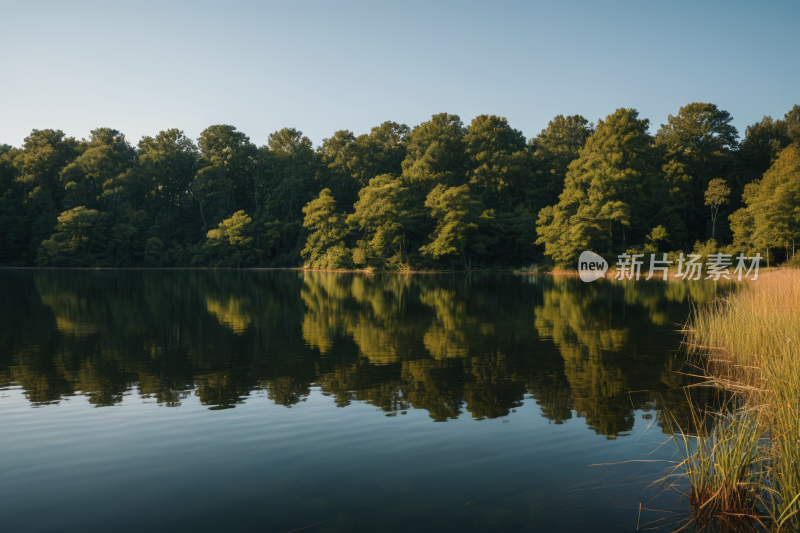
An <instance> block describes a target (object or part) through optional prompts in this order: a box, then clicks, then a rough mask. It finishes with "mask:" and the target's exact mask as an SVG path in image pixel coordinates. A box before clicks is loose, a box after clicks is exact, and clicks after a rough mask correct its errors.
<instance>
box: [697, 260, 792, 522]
mask: <svg viewBox="0 0 800 533" xmlns="http://www.w3.org/2000/svg"><path fill="white" fill-rule="evenodd" d="M687 341H688V344H689V346H690V349H691V351H692V352H693V353H694V354H696V355H699V356H701V359H700V360H699V362H700V364H701V365H702V366H703V368H705V370H706V372H707V374H708V376H709V377H710V380H711V382H712V383H713V384H715V385H718V386H719V387H722V388H724V389H727V390H730V391H732V392H735V393H737V395H739V396H741V397H743V398H744V400H745V402H746V404H747V406H748V408H749V409H750V410H751V411H752V412H755V413H758V416H757V419H758V423H759V425H760V427H761V428H763V430H764V432H765V433H767V432H768V434H769V437H770V439H769V441H770V443H771V444H770V446H771V449H770V450H769V452H770V453H769V457H770V460H769V461H767V462H764V463H762V464H763V465H765V466H764V468H765V469H768V471H767V472H765V473H766V474H767V476H765V479H769V480H770V482H769V483H768V484H767V487H768V488H769V489H772V490H774V491H775V492H774V493H773V492H771V491H769V490H767V491H766V492H765V493H763V494H757V495H756V496H757V497H759V498H762V499H770V496H769V495H770V494H772V495H773V496H775V500H774V501H773V500H771V499H770V501H769V503H767V502H765V504H766V507H767V508H768V509H770V510H771V512H772V514H773V516H774V517H778V516H782V520H785V522H784V528H785V527H787V526H789V527H790V528H798V527H800V500H799V499H798V498H797V497H798V495H800V411H798V403H800V272H799V271H797V270H790V269H782V270H777V271H773V272H766V273H764V274H762V275H761V276H760V277H759V279H758V280H757V281H755V282H748V283H747V288H746V289H745V290H742V291H737V292H735V293H733V294H731V295H730V296H729V297H727V298H725V299H721V300H718V301H716V302H715V303H714V304H712V305H710V306H707V307H703V308H699V309H697V311H696V313H695V314H694V317H693V320H692V322H691V324H690V327H689V328H688V332H687ZM701 437H702V435H701ZM702 440H703V439H702V438H701V439H700V441H702ZM754 468H755V467H754ZM743 474H744V475H748V474H749V472H744V473H743ZM767 487H765V488H767ZM764 494H766V495H767V496H764ZM792 513H795V514H792ZM777 522H779V521H776V524H777Z"/></svg>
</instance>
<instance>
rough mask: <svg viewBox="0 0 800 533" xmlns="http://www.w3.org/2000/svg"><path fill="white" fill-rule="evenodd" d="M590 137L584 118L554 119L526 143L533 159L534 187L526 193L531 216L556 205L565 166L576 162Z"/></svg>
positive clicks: (565, 175) (567, 117)
mask: <svg viewBox="0 0 800 533" xmlns="http://www.w3.org/2000/svg"><path fill="white" fill-rule="evenodd" d="M593 133H594V124H593V123H590V122H589V121H588V120H586V119H585V118H584V117H582V116H580V115H572V116H566V117H565V116H564V115H558V116H556V117H555V118H554V119H553V120H551V121H550V122H548V123H547V127H546V128H545V129H543V130H542V131H541V132H540V133H539V135H537V136H536V137H534V138H533V139H531V140H530V142H529V143H528V151H529V152H531V154H532V156H533V158H534V164H533V171H534V173H535V185H534V189H533V190H532V191H530V192H528V202H529V203H530V204H531V207H532V210H533V211H534V212H536V213H538V212H539V211H540V210H541V209H542V208H544V207H546V206H548V205H555V204H557V203H558V197H559V196H560V195H561V192H562V191H563V190H564V180H565V179H566V177H567V171H568V170H569V164H570V163H572V162H573V161H574V160H576V159H577V158H578V156H579V155H580V151H581V148H583V147H584V145H585V144H586V141H587V140H588V139H589V137H591V136H592V134H593Z"/></svg>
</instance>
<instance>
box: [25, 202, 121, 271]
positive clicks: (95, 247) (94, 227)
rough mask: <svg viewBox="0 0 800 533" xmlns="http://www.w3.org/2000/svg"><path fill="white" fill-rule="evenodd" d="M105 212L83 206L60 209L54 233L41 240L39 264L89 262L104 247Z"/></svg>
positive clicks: (81, 263) (53, 264)
mask: <svg viewBox="0 0 800 533" xmlns="http://www.w3.org/2000/svg"><path fill="white" fill-rule="evenodd" d="M104 219H105V215H104V214H103V213H100V212H98V211H97V210H95V209H86V208H85V207H83V206H80V207H75V208H73V209H70V210H69V211H65V212H63V213H61V215H60V216H59V217H58V223H57V224H56V227H55V233H54V234H53V235H52V236H51V237H50V238H49V239H47V240H45V241H42V243H41V246H40V247H39V254H38V256H37V258H36V263H37V265H39V266H90V265H92V263H93V261H94V260H95V259H96V257H95V256H96V255H97V254H98V253H99V252H100V251H101V250H103V249H104V248H105V242H104V241H105V220H104Z"/></svg>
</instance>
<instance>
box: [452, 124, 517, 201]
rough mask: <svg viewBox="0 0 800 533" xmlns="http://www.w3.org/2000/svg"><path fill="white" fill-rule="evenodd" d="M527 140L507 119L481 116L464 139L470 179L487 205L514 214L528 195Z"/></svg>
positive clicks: (471, 185) (467, 175) (473, 187)
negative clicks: (519, 203) (511, 211)
mask: <svg viewBox="0 0 800 533" xmlns="http://www.w3.org/2000/svg"><path fill="white" fill-rule="evenodd" d="M525 146H526V144H525V136H524V135H522V132H521V131H519V130H515V129H514V128H512V127H511V126H510V125H509V124H508V120H506V119H505V118H501V117H497V116H495V115H480V116H478V117H476V118H474V119H473V120H472V123H471V124H470V125H469V127H468V128H467V132H466V135H465V136H464V150H465V155H466V158H467V163H466V165H467V172H466V178H467V181H468V183H469V185H470V189H471V190H472V191H473V192H474V193H475V194H477V195H478V196H479V197H480V198H481V200H482V201H483V203H484V204H486V205H487V206H489V207H492V208H495V209H501V208H504V209H506V210H510V208H512V206H513V205H516V203H517V200H518V199H519V198H520V197H521V196H522V195H524V194H525V189H526V186H527V185H528V182H529V181H530V177H531V161H530V154H529V153H528V152H527V151H526V150H525Z"/></svg>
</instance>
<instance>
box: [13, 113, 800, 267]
mask: <svg viewBox="0 0 800 533" xmlns="http://www.w3.org/2000/svg"><path fill="white" fill-rule="evenodd" d="M731 121H732V117H731V115H730V113H728V112H727V111H724V110H722V109H719V108H718V107H717V106H716V105H713V104H706V103H692V104H689V105H686V106H684V107H682V108H681V109H680V110H679V111H678V113H677V115H675V116H672V115H670V116H669V118H668V120H667V124H662V125H661V127H660V128H658V130H657V131H656V132H655V134H652V133H650V122H649V120H647V119H643V118H640V117H639V114H638V112H637V111H636V110H635V109H624V108H622V109H618V110H617V111H615V112H614V113H612V114H611V115H609V116H608V117H606V118H605V119H603V120H598V122H597V124H596V125H595V124H593V123H590V122H589V121H588V120H587V119H585V118H584V117H581V116H578V115H575V116H567V117H565V116H562V115H559V116H557V117H555V118H554V119H553V120H552V121H550V122H549V123H548V125H547V128H545V129H544V130H542V132H541V133H539V135H537V136H536V137H534V138H532V139H530V140H526V138H525V136H524V135H523V134H522V133H521V132H520V131H519V130H516V129H514V128H513V127H511V125H510V124H509V123H508V121H507V120H506V119H505V118H501V117H497V116H494V115H481V116H478V117H476V118H475V119H474V120H472V122H471V123H470V124H469V125H468V126H465V125H464V123H463V122H462V121H461V119H460V118H459V117H458V116H456V115H450V114H447V113H442V114H438V115H434V116H432V117H431V119H430V120H429V121H428V122H424V123H422V124H419V125H418V126H416V127H414V128H413V129H412V128H409V127H408V126H406V125H405V124H397V123H395V122H384V123H383V124H381V125H379V126H376V127H374V128H372V130H371V131H370V132H369V133H368V134H362V135H359V136H356V135H355V134H354V133H352V132H350V131H347V130H341V131H337V132H335V133H334V134H333V135H332V136H331V137H330V138H327V139H324V140H323V142H322V146H318V147H316V148H315V147H314V146H313V145H312V142H311V141H310V140H309V139H308V138H307V137H305V136H303V133H302V132H301V131H298V130H296V129H293V128H284V129H282V130H279V131H276V132H275V133H273V134H271V135H270V136H269V140H268V143H267V145H266V146H261V147H258V146H256V145H254V144H253V143H251V142H250V139H249V138H248V137H247V135H245V133H243V132H240V131H238V130H237V129H236V128H235V127H233V126H228V125H216V126H211V127H209V128H207V129H205V130H204V131H203V132H202V133H201V134H200V137H199V138H198V139H197V142H195V141H193V140H192V139H190V138H188V137H187V136H186V135H185V134H184V133H183V132H182V131H180V130H177V129H171V130H167V131H162V132H160V133H158V134H157V135H155V136H154V137H149V136H146V137H143V138H142V139H141V140H140V141H139V142H138V144H137V145H136V146H133V145H132V144H131V143H130V142H129V141H128V140H127V139H126V138H125V135H123V134H122V133H121V132H119V131H117V130H114V129H111V128H98V129H96V130H93V131H92V132H91V136H90V138H88V139H84V140H77V139H75V138H74V137H67V136H66V135H65V134H64V132H62V131H61V130H49V129H46V130H33V131H32V132H31V134H30V135H29V136H28V137H27V138H26V139H25V141H24V144H23V145H22V146H21V147H19V148H17V147H12V146H9V145H0V191H1V192H2V198H0V264H4V265H9V266H44V267H51V266H52V267H153V268H157V267H233V268H238V267H241V268H243V267H297V266H306V267H309V268H316V269H374V270H403V271H408V270H426V269H430V270H433V269H475V268H500V267H502V268H514V267H522V266H527V265H531V264H532V263H536V264H538V265H540V266H541V267H545V266H548V265H550V266H567V267H569V266H572V267H573V268H574V263H575V261H576V260H577V257H578V255H579V254H580V252H581V251H583V250H593V251H595V252H598V253H600V254H602V255H605V256H608V257H613V256H615V255H616V254H619V253H622V252H624V251H630V250H636V251H640V252H645V253H650V252H655V251H658V252H665V253H666V252H677V251H684V252H688V251H691V250H695V251H698V250H700V252H701V253H704V254H707V253H710V252H711V251H714V250H719V251H726V252H727V253H734V252H738V251H742V252H746V253H754V252H756V251H758V252H760V253H761V254H762V256H764V255H767V257H771V258H772V261H790V260H791V261H792V262H793V263H794V262H796V261H794V253H795V243H796V242H797V241H798V238H800V127H798V126H800V106H797V105H795V106H794V108H793V109H791V110H790V111H789V112H788V113H787V114H786V115H785V116H784V117H783V118H782V119H773V118H771V117H764V119H763V120H761V121H760V122H758V123H756V124H753V125H751V126H749V127H747V129H746V131H745V135H744V138H743V139H741V140H740V135H739V132H738V131H737V130H736V128H735V127H734V126H733V125H732V124H731Z"/></svg>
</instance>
